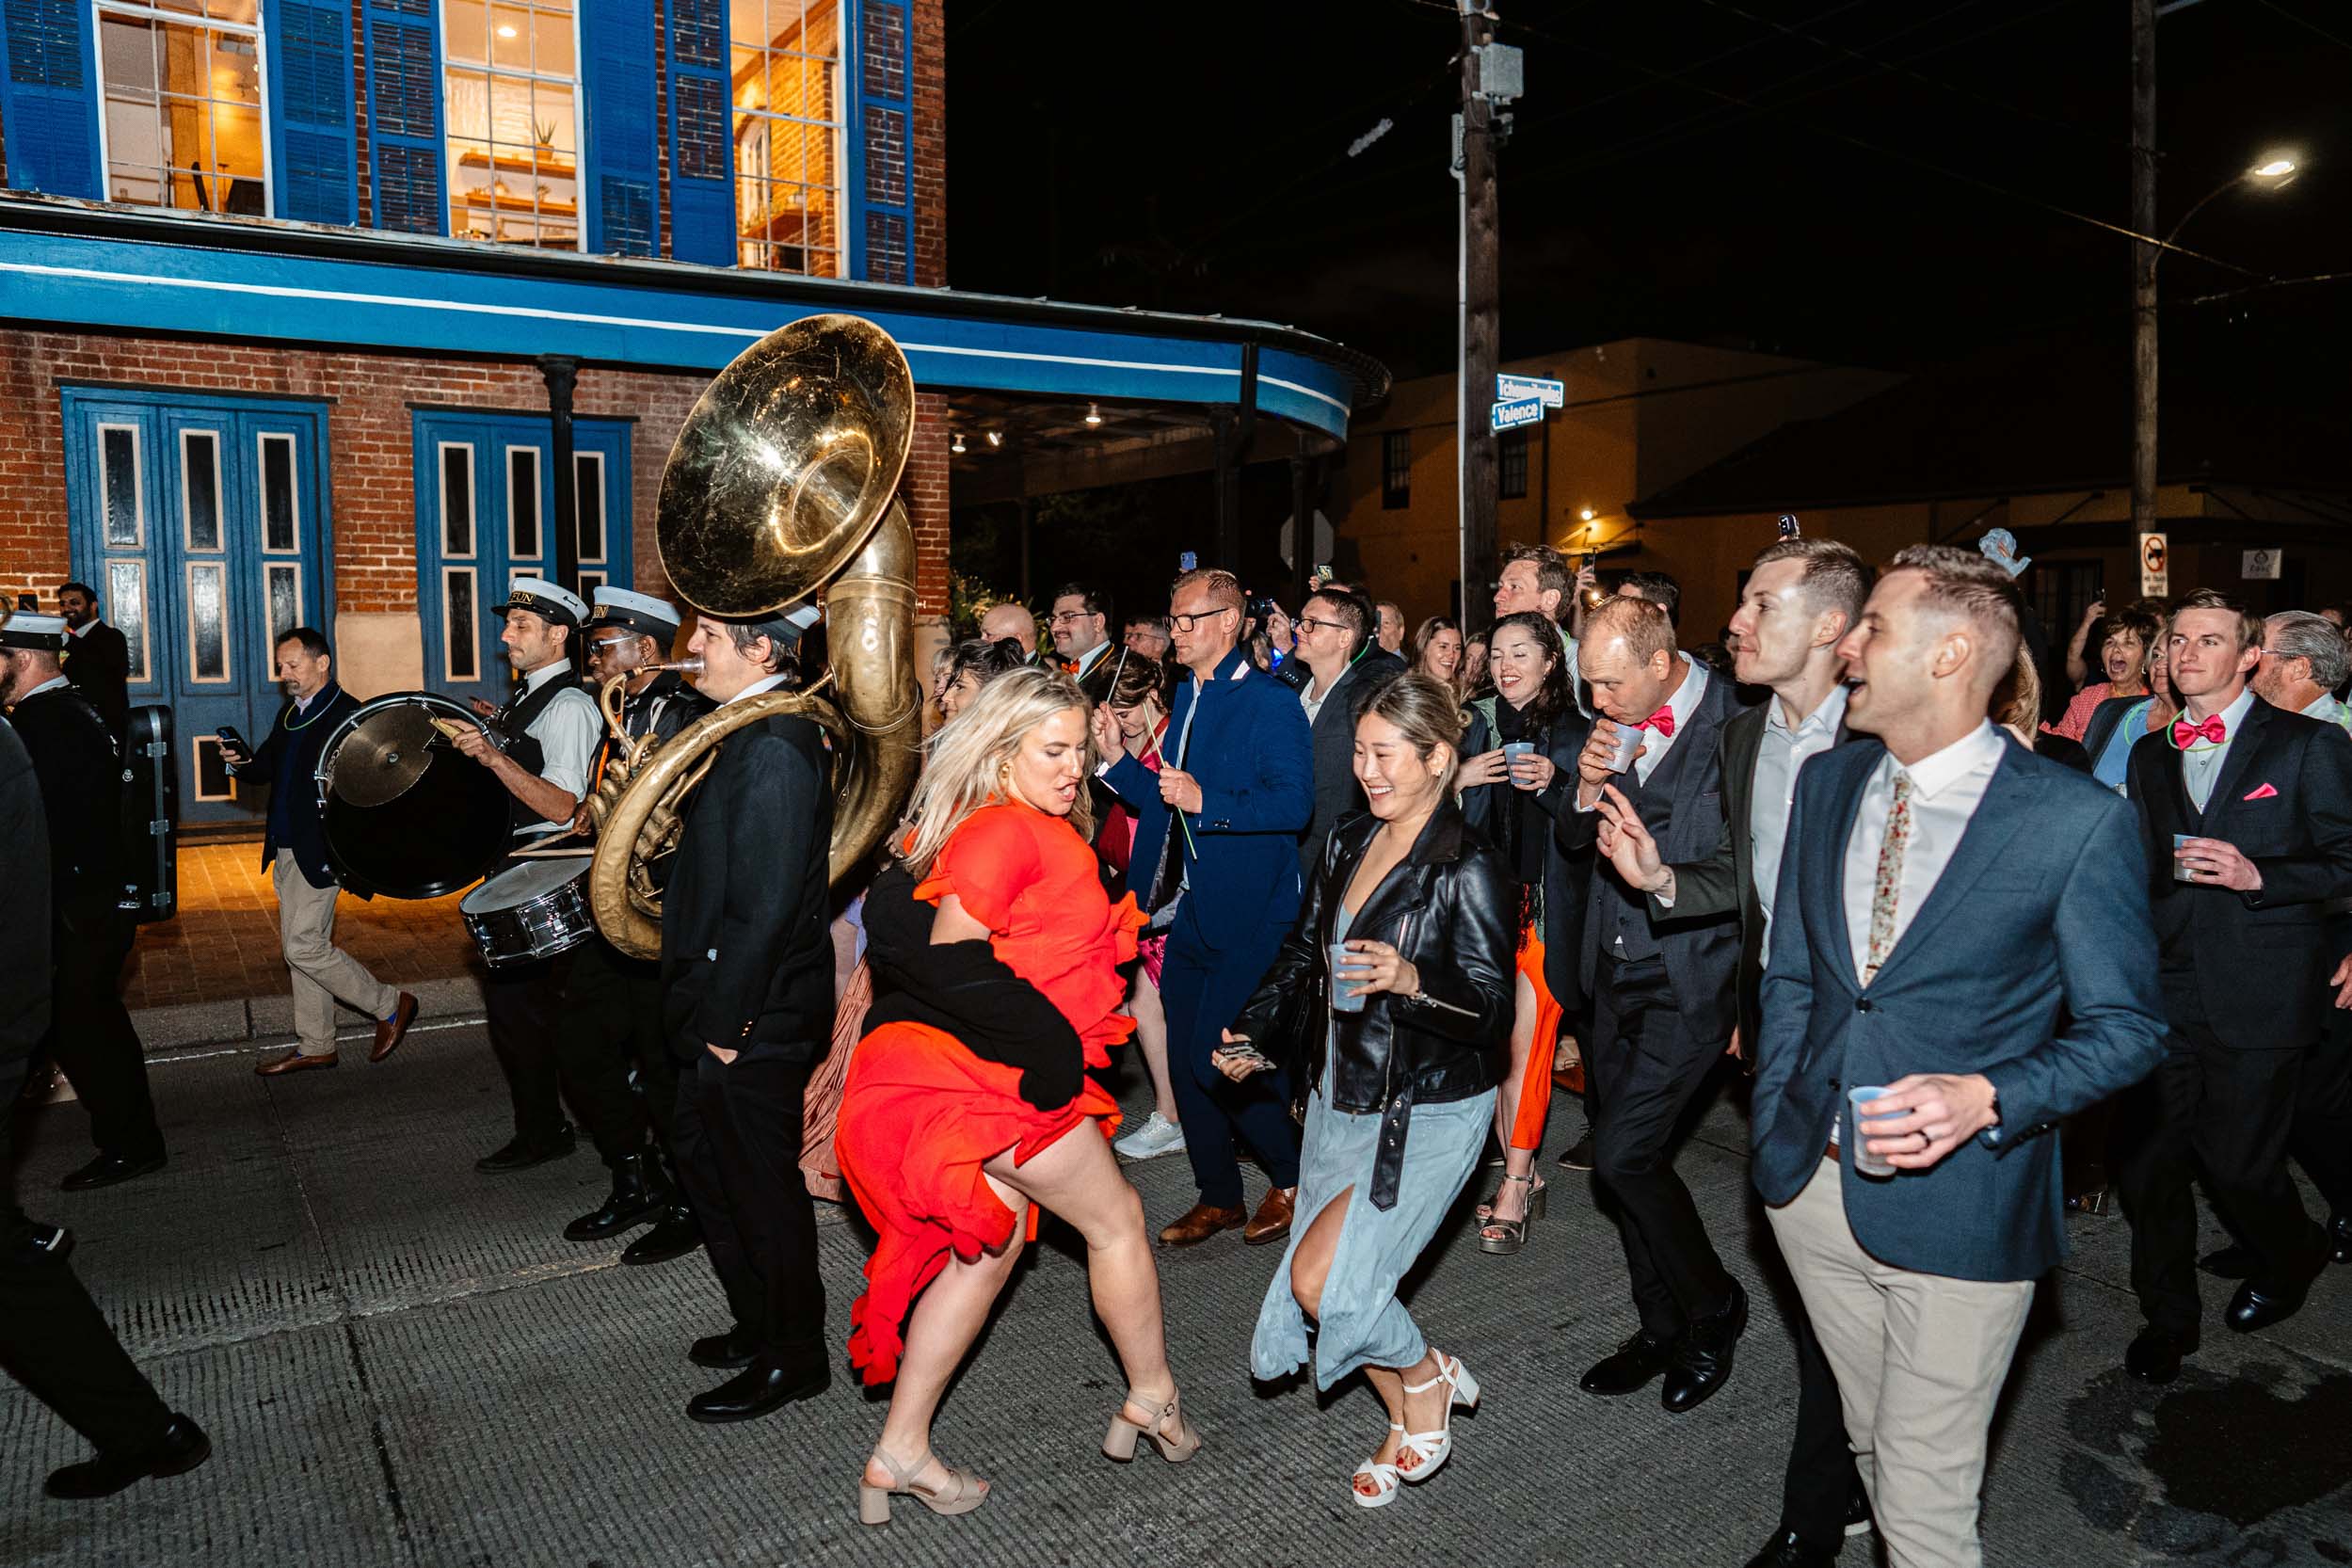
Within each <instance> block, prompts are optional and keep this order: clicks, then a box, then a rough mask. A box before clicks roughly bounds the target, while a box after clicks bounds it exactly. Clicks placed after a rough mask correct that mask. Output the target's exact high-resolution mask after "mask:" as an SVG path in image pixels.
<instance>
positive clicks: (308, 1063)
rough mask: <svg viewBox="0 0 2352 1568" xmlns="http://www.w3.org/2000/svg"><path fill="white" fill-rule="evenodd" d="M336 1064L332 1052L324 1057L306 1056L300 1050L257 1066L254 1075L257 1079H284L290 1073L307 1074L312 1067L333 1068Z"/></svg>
mask: <svg viewBox="0 0 2352 1568" xmlns="http://www.w3.org/2000/svg"><path fill="white" fill-rule="evenodd" d="M334 1064H335V1053H334V1052H333V1051H331V1050H330V1051H328V1053H327V1054H326V1055H324V1056H305V1055H303V1054H302V1053H301V1052H300V1051H298V1050H290V1051H288V1052H286V1054H285V1055H283V1056H273V1057H271V1058H270V1059H269V1060H268V1061H266V1062H262V1063H257V1064H255V1065H254V1068H253V1073H254V1076H255V1077H257V1078H282V1077H284V1076H285V1075H286V1074H288V1073H299V1072H307V1071H309V1070H310V1069H311V1068H312V1067H331V1066H333V1065H334Z"/></svg>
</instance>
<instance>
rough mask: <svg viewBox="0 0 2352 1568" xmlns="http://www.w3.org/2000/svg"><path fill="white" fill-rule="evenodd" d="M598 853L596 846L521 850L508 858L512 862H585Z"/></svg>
mask: <svg viewBox="0 0 2352 1568" xmlns="http://www.w3.org/2000/svg"><path fill="white" fill-rule="evenodd" d="M595 853H596V849H595V846H593V845H585V846H583V847H581V848H579V849H519V850H517V851H515V853H514V854H513V855H511V856H508V857H507V858H509V859H512V860H584V859H586V858H587V857H588V856H591V855H594V854H595Z"/></svg>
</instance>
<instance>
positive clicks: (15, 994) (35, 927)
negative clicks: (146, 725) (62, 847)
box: [0, 719, 49, 1190]
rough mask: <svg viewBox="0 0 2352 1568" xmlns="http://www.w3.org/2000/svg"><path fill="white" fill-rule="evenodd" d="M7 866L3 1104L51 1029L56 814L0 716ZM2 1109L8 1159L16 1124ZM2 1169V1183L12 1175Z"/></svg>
mask: <svg viewBox="0 0 2352 1568" xmlns="http://www.w3.org/2000/svg"><path fill="white" fill-rule="evenodd" d="M0 866H6V867H8V896H7V897H6V898H0V952H6V953H8V963H7V964H6V965H0V1095H6V1096H8V1098H6V1099H0V1105H8V1106H14V1105H15V1104H16V1097H15V1096H16V1090H17V1086H18V1085H19V1084H20V1083H21V1082H23V1080H24V1064H25V1062H26V1061H27V1060H28V1059H29V1058H30V1057H31V1056H32V1054H33V1048H34V1047H35V1046H37V1045H39V1044H40V1037H41V1036H42V1035H43V1034H45V1033H47V1032H48V1030H49V814H48V813H47V812H46V811H45V810H43V809H42V808H41V803H40V779H39V777H38V776H36V775H35V774H34V772H33V759H32V757H31V756H30V755H29V754H28V753H27V752H26V751H25V749H24V741H22V740H21V739H19V738H18V736H17V733H16V728H15V727H14V726H13V725H11V724H9V723H8V720H6V719H0ZM15 1119H16V1118H15V1117H14V1116H13V1115H9V1116H0V1163H5V1160H6V1155H7V1149H8V1127H7V1124H8V1123H10V1122H13V1121H14V1120H15ZM7 1179H8V1178H7V1176H6V1174H5V1172H0V1190H4V1189H5V1184H6V1182H7Z"/></svg>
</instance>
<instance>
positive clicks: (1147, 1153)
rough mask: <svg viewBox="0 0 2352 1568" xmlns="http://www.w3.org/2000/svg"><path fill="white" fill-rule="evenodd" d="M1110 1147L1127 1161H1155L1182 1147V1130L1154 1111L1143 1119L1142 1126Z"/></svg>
mask: <svg viewBox="0 0 2352 1568" xmlns="http://www.w3.org/2000/svg"><path fill="white" fill-rule="evenodd" d="M1111 1146H1112V1149H1114V1150H1116V1151H1117V1152H1118V1153H1119V1154H1120V1155H1121V1156H1122V1157H1124V1158H1126V1159H1128V1160H1156V1159H1158V1158H1159V1157H1160V1156H1161V1155H1163V1154H1174V1153H1176V1150H1178V1149H1180V1148H1182V1147H1183V1146H1184V1129H1183V1128H1180V1127H1178V1126H1177V1125H1176V1123H1174V1122H1172V1121H1170V1120H1168V1118H1167V1117H1165V1116H1162V1115H1161V1114H1160V1112H1157V1111H1155V1112H1152V1113H1151V1114H1150V1115H1149V1116H1147V1117H1145V1118H1144V1125H1143V1126H1141V1127H1139V1128H1136V1129H1135V1130H1134V1131H1133V1132H1130V1133H1128V1135H1127V1136H1126V1137H1124V1138H1121V1139H1119V1140H1117V1141H1116V1142H1114V1143H1113V1144H1112V1145H1111Z"/></svg>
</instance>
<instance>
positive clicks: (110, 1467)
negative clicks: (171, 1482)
mask: <svg viewBox="0 0 2352 1568" xmlns="http://www.w3.org/2000/svg"><path fill="white" fill-rule="evenodd" d="M212 1454H213V1440H212V1439H211V1438H209V1437H207V1436H205V1435H204V1429H203V1428H202V1427H200V1426H198V1425H197V1424H196V1423H195V1422H194V1421H191V1420H189V1419H188V1418H187V1417H186V1416H172V1418H171V1420H170V1423H169V1424H168V1425H167V1426H166V1427H165V1428H164V1431H163V1435H162V1436H161V1437H159V1438H157V1439H156V1440H155V1441H154V1442H153V1443H152V1444H150V1445H148V1446H147V1447H146V1448H140V1449H138V1450H137V1451H136V1452H134V1453H125V1454H103V1453H102V1454H100V1455H99V1456H98V1457H97V1458H96V1459H91V1460H85V1461H83V1462H82V1463H81V1464H69V1465H67V1466H66V1467H65V1468H64V1469H62V1470H54V1471H52V1472H50V1476H49V1486H48V1491H49V1495H50V1496H53V1497H106V1496H113V1495H114V1494H115V1493H117V1492H120V1491H121V1490H122V1489H123V1488H124V1487H126V1486H129V1485H130V1484H131V1483H132V1482H134V1481H141V1480H146V1479H147V1478H148V1477H150V1476H176V1475H181V1474H183V1473H184V1472H186V1471H189V1470H193V1469H195V1468H196V1467H197V1466H198V1465H200V1464H203V1463H204V1461H206V1460H207V1459H210V1458H211V1457H212Z"/></svg>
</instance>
